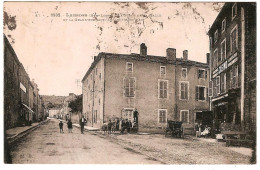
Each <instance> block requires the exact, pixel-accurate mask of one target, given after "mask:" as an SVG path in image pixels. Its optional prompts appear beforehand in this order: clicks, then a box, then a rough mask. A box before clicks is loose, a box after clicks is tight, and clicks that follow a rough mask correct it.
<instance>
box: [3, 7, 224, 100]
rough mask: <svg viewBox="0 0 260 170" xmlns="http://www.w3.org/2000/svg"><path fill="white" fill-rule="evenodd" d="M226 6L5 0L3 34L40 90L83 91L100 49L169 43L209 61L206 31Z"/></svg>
mask: <svg viewBox="0 0 260 170" xmlns="http://www.w3.org/2000/svg"><path fill="white" fill-rule="evenodd" d="M222 6H223V3H113V2H81V3H77V2H5V3H4V12H5V17H6V20H5V22H4V33H5V35H6V36H7V38H8V39H9V41H10V42H11V44H12V46H13V48H14V50H15V52H16V54H17V56H18V58H19V60H20V62H21V63H22V64H23V65H24V67H25V68H26V70H27V72H28V73H29V76H30V78H31V79H35V82H36V83H37V84H38V86H39V89H40V94H42V95H68V94H69V93H75V94H81V92H82V90H81V83H79V84H78V86H77V83H76V82H77V80H79V81H80V82H81V80H82V78H83V76H84V75H85V73H86V72H87V70H88V68H89V66H90V65H91V63H92V61H93V56H95V55H98V53H99V52H112V53H122V54H128V53H139V46H140V44H141V43H143V42H144V43H145V44H146V46H147V47H148V54H149V55H158V56H165V55H166V49H167V48H176V50H177V58H180V57H182V51H183V50H188V51H189V59H190V60H195V61H199V62H206V53H208V52H209V41H208V36H207V31H208V29H209V26H210V25H212V23H213V22H214V20H215V18H216V17H217V15H218V13H219V11H220V9H221V7H222ZM93 13H96V15H94V16H93V15H91V14H93ZM52 14H55V15H52ZM75 14H84V15H83V16H82V15H81V16H79V17H75ZM58 15H60V17H58ZM73 15H74V16H73ZM101 15H102V16H101ZM140 15H141V16H140ZM75 19H81V21H75Z"/></svg>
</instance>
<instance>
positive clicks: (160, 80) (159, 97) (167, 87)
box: [158, 79, 169, 99]
mask: <svg viewBox="0 0 260 170" xmlns="http://www.w3.org/2000/svg"><path fill="white" fill-rule="evenodd" d="M160 82H163V83H165V82H166V83H167V86H166V97H165V94H164V92H163V96H164V97H161V95H160V94H161V93H160V92H161V88H160V87H161V86H160ZM168 82H169V81H168V80H164V79H158V99H168V96H169V95H168V90H169V83H168ZM163 87H164V85H163ZM162 90H163V91H164V90H165V89H164V88H163V89H162Z"/></svg>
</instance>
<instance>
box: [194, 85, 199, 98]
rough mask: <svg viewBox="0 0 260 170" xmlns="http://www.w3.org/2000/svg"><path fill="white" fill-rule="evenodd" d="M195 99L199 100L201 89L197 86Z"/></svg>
mask: <svg viewBox="0 0 260 170" xmlns="http://www.w3.org/2000/svg"><path fill="white" fill-rule="evenodd" d="M195 95H196V96H195V99H196V100H199V87H198V86H196V93H195Z"/></svg>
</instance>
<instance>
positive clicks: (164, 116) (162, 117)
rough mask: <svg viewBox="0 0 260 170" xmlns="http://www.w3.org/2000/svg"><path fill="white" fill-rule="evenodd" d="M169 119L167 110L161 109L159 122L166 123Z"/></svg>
mask: <svg viewBox="0 0 260 170" xmlns="http://www.w3.org/2000/svg"><path fill="white" fill-rule="evenodd" d="M166 120H167V110H166V109H159V123H166Z"/></svg>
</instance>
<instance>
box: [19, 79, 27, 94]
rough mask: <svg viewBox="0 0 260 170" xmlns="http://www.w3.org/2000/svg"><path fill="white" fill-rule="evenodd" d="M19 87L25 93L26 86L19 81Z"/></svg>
mask: <svg viewBox="0 0 260 170" xmlns="http://www.w3.org/2000/svg"><path fill="white" fill-rule="evenodd" d="M20 89H22V91H24V93H26V88H25V87H24V85H23V84H22V83H21V82H20Z"/></svg>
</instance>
